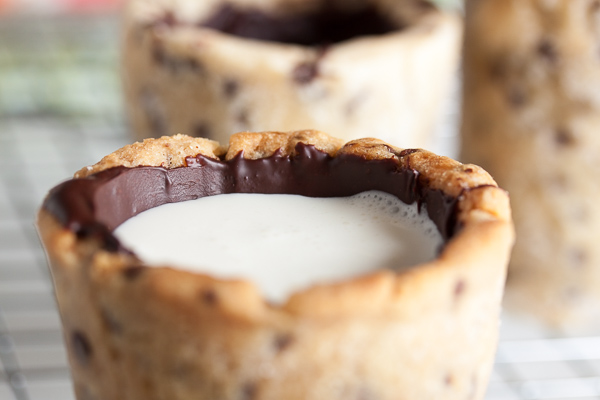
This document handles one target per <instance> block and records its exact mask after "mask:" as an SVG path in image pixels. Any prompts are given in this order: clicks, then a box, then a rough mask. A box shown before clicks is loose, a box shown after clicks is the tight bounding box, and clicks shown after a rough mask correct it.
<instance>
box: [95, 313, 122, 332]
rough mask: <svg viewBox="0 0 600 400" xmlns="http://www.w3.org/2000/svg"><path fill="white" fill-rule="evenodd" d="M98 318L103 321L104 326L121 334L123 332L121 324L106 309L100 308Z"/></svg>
mask: <svg viewBox="0 0 600 400" xmlns="http://www.w3.org/2000/svg"><path fill="white" fill-rule="evenodd" d="M100 318H102V321H103V322H104V326H106V328H107V329H108V330H109V331H110V332H112V333H115V334H121V333H122V332H123V325H122V324H121V323H120V322H119V321H118V320H117V319H116V318H115V316H114V315H113V314H112V313H111V312H110V311H108V310H106V309H104V308H103V309H101V310H100Z"/></svg>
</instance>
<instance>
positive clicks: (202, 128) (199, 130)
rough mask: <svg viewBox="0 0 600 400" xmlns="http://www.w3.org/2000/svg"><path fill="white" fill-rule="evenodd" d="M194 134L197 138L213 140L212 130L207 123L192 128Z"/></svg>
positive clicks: (197, 124) (198, 123)
mask: <svg viewBox="0 0 600 400" xmlns="http://www.w3.org/2000/svg"><path fill="white" fill-rule="evenodd" d="M192 134H193V135H194V136H196V137H201V138H206V139H210V138H211V129H210V126H208V123H206V122H197V123H196V125H194V126H193V127H192Z"/></svg>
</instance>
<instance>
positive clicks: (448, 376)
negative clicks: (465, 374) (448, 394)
mask: <svg viewBox="0 0 600 400" xmlns="http://www.w3.org/2000/svg"><path fill="white" fill-rule="evenodd" d="M453 384H454V376H452V374H451V373H448V374H446V376H445V377H444V385H446V386H452V385H453Z"/></svg>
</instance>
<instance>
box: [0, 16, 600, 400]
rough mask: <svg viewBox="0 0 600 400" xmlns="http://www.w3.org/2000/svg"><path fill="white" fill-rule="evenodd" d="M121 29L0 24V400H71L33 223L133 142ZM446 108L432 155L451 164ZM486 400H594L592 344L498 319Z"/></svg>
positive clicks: (596, 382) (106, 22) (596, 368)
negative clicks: (123, 89) (62, 185)
mask: <svg viewBox="0 0 600 400" xmlns="http://www.w3.org/2000/svg"><path fill="white" fill-rule="evenodd" d="M117 28H118V27H117V23H116V21H115V19H114V18H111V17H90V16H88V17H85V18H78V19H73V18H53V19H52V20H47V19H39V18H38V19H32V18H27V19H11V20H0V400H71V399H74V396H73V393H72V389H71V381H70V376H69V369H68V366H67V361H66V355H65V350H64V347H63V343H62V337H61V331H60V320H59V317H58V314H57V311H56V307H55V301H54V297H53V292H52V284H51V281H50V277H49V274H48V270H47V266H46V261H45V257H44V254H43V251H42V249H41V246H40V244H39V240H38V237H37V233H36V231H35V226H34V218H35V217H34V216H35V212H36V210H37V208H38V207H39V205H40V203H41V201H42V198H43V196H44V195H45V194H46V192H47V191H48V189H49V188H51V187H52V186H54V185H56V184H57V183H58V182H60V181H61V180H63V179H66V178H68V177H70V176H71V175H72V174H73V172H74V171H76V170H78V169H79V168H81V167H82V166H84V165H88V164H92V163H94V162H96V161H98V160H99V159H100V158H101V157H102V156H104V155H106V154H108V153H110V152H112V151H114V150H115V149H117V148H119V147H121V146H123V145H125V144H126V143H128V142H129V141H130V139H129V138H128V137H127V135H126V129H125V126H124V123H123V117H122V114H121V109H122V108H121V102H120V98H119V83H118V78H117V74H116V59H117V52H116V46H115V43H116V42H117V38H118V29H117ZM451 103H452V102H451ZM453 104H454V108H453V107H452V104H451V107H449V108H448V112H447V114H446V115H444V117H443V120H442V122H441V129H440V132H441V133H440V135H439V136H440V141H441V143H442V145H441V146H440V149H436V150H438V151H440V150H441V151H442V152H444V151H445V152H447V153H452V152H453V151H454V149H453V147H452V145H453V144H454V143H455V137H454V132H455V131H456V130H455V128H454V126H455V121H456V113H457V110H456V107H455V104H456V102H454V103H453ZM486 399H487V400H536V399H540V400H541V399H555V400H559V399H560V400H567V399H600V336H598V337H575V336H568V335H566V334H565V333H563V332H558V331H551V330H549V329H547V328H544V327H540V326H537V325H536V324H535V323H534V322H532V321H528V320H523V319H518V318H516V317H514V316H511V315H505V316H504V322H503V326H502V332H501V341H500V344H499V349H498V354H497V357H496V363H495V366H494V372H493V375H492V378H491V382H490V386H489V389H488V394H487V396H486ZM103 400H107V399H103ZM415 400H421V399H415Z"/></svg>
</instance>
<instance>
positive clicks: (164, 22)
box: [154, 11, 177, 28]
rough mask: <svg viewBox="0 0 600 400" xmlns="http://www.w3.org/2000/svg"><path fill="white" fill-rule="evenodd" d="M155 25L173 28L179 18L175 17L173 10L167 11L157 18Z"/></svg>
mask: <svg viewBox="0 0 600 400" xmlns="http://www.w3.org/2000/svg"><path fill="white" fill-rule="evenodd" d="M154 25H155V26H166V27H169V28H172V27H173V26H175V25H177V18H175V14H173V12H172V11H167V12H165V13H164V14H163V16H162V17H160V18H159V19H157V20H156V22H155V23H154Z"/></svg>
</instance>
